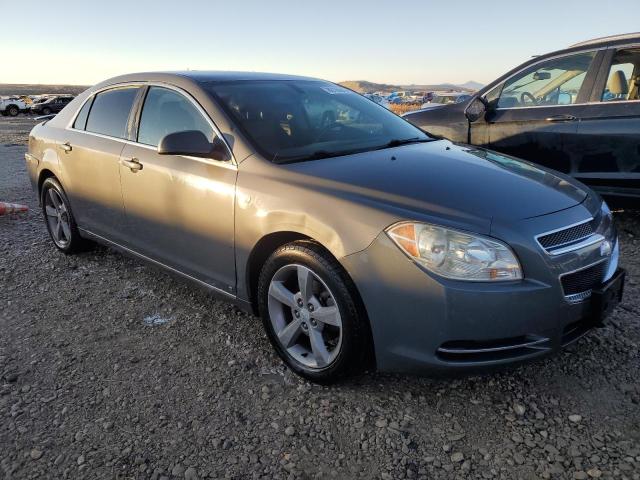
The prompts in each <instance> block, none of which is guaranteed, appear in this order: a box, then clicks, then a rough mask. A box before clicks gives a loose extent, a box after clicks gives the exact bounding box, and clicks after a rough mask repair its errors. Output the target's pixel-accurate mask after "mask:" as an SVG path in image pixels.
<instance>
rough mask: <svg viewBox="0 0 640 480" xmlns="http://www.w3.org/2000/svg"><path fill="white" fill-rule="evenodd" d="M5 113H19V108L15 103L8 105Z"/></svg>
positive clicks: (14, 114)
mask: <svg viewBox="0 0 640 480" xmlns="http://www.w3.org/2000/svg"><path fill="white" fill-rule="evenodd" d="M7 113H8V114H9V115H10V116H12V117H15V116H17V115H18V114H19V113H20V109H19V108H18V107H17V106H16V105H9V106H8V107H7Z"/></svg>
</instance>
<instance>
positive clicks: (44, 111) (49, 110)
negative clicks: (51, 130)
mask: <svg viewBox="0 0 640 480" xmlns="http://www.w3.org/2000/svg"><path fill="white" fill-rule="evenodd" d="M42 114H43V115H49V114H51V109H50V108H49V107H44V108H43V109H42Z"/></svg>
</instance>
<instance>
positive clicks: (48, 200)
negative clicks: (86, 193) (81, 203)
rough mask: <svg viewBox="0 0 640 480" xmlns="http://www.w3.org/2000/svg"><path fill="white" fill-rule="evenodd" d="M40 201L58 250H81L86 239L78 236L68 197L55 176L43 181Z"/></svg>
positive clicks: (74, 251) (69, 251)
mask: <svg viewBox="0 0 640 480" xmlns="http://www.w3.org/2000/svg"><path fill="white" fill-rule="evenodd" d="M40 203H41V205H42V213H43V215H44V221H45V224H46V226H47V230H48V232H49V236H50V237H51V240H52V241H53V244H54V245H55V246H56V247H57V248H58V250H60V251H62V252H64V253H67V254H71V253H76V252H79V251H81V250H83V249H84V248H85V247H86V246H87V241H86V240H85V239H84V238H82V237H81V236H80V233H79V232H78V226H77V224H76V221H75V218H74V217H73V213H72V211H71V205H70V203H69V199H68V198H67V195H66V194H65V192H64V190H63V188H62V185H60V183H59V182H58V181H57V180H56V179H55V178H53V177H50V178H47V179H46V180H45V181H44V182H43V184H42V189H41V191H40Z"/></svg>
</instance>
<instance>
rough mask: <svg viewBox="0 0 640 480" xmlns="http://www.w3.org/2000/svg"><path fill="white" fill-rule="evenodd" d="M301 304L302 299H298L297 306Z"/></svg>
mask: <svg viewBox="0 0 640 480" xmlns="http://www.w3.org/2000/svg"><path fill="white" fill-rule="evenodd" d="M302 305H303V302H302V299H300V298H299V299H298V306H299V307H301V306H302Z"/></svg>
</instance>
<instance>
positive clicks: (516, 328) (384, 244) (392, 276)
mask: <svg viewBox="0 0 640 480" xmlns="http://www.w3.org/2000/svg"><path fill="white" fill-rule="evenodd" d="M585 250H586V251H584V252H580V255H579V256H578V257H576V258H575V259H573V263H572V262H567V261H566V260H564V268H567V269H573V268H575V265H576V262H578V258H579V261H580V262H581V263H582V264H583V265H585V264H588V263H590V262H593V261H594V260H595V257H596V256H597V257H598V260H601V257H600V256H599V255H600V254H599V252H598V251H597V250H598V247H597V246H593V247H590V248H589V249H585ZM542 255H543V254H541V256H542ZM541 261H542V260H541ZM560 262H562V259H561V260H560ZM342 263H343V265H344V266H345V268H346V269H347V271H348V272H349V273H350V275H351V276H352V278H353V280H354V282H355V284H356V286H357V287H358V290H359V292H360V295H361V296H362V299H363V301H364V304H365V305H366V308H367V313H368V316H369V320H370V323H371V330H372V334H373V341H374V345H375V354H376V363H377V367H378V369H379V370H381V371H402V372H416V373H422V372H427V373H428V372H436V371H438V370H474V369H477V368H486V367H489V366H494V365H502V364H508V363H513V362H520V361H526V360H530V359H534V358H537V357H541V356H544V355H548V354H550V353H553V352H556V351H558V350H560V349H561V348H562V347H564V346H566V345H568V344H570V343H572V342H574V341H575V340H577V339H578V338H580V337H581V336H582V335H584V334H585V333H586V332H588V331H589V330H590V329H591V328H592V327H593V326H595V322H594V320H593V318H594V314H593V305H592V303H593V302H592V300H591V299H586V300H584V301H581V302H574V303H572V302H569V301H567V298H566V297H565V295H564V293H563V291H562V287H561V284H560V280H559V278H558V277H557V276H555V275H556V272H555V271H553V270H552V269H548V273H549V276H548V277H547V278H543V279H542V280H541V279H540V278H539V276H538V278H536V276H531V277H528V276H527V275H526V269H525V279H524V280H521V281H514V282H500V283H494V284H490V283H475V282H461V281H454V280H448V279H444V278H441V277H437V276H434V275H432V274H430V273H428V272H426V271H425V270H423V269H422V268H421V267H419V266H418V265H416V264H415V263H414V262H413V261H412V260H410V259H409V258H408V257H407V256H405V255H404V254H403V253H402V252H401V251H400V250H399V248H398V247H397V246H396V245H395V244H394V243H393V242H392V241H391V240H390V239H389V238H388V237H387V236H386V235H385V234H381V235H380V236H379V237H378V238H377V239H376V240H375V241H374V242H373V243H372V244H371V245H370V246H369V247H368V248H367V249H365V250H363V251H361V252H358V253H354V254H352V255H349V256H347V257H344V258H343V259H342ZM538 263H540V262H538Z"/></svg>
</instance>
